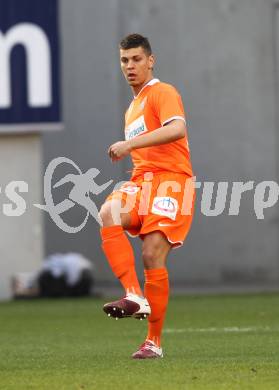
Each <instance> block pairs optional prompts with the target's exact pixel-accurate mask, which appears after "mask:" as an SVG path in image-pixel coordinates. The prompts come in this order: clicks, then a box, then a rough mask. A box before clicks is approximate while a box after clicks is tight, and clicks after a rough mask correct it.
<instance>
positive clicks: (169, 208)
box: [151, 196, 178, 220]
mask: <svg viewBox="0 0 279 390" xmlns="http://www.w3.org/2000/svg"><path fill="white" fill-rule="evenodd" d="M177 210H178V202H177V200H176V199H174V198H171V197H169V196H157V197H156V198H154V200H153V204H152V210H151V212H152V213H153V214H157V215H163V216H165V217H168V218H170V219H172V220H175V217H176V214H177Z"/></svg>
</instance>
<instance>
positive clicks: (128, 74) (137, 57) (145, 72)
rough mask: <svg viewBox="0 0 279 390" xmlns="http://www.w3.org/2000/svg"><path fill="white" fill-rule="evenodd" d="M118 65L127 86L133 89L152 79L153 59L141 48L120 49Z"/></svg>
mask: <svg viewBox="0 0 279 390" xmlns="http://www.w3.org/2000/svg"><path fill="white" fill-rule="evenodd" d="M120 64H121V69H122V72H123V74H124V76H125V78H126V80H127V82H128V84H129V85H130V86H131V87H132V88H134V89H138V88H141V86H143V85H144V84H145V83H146V82H148V81H149V80H150V79H151V78H152V68H153V65H154V57H153V55H150V56H149V55H147V54H146V52H145V51H144V49H143V48H142V47H141V46H140V47H135V48H132V49H127V50H124V49H120Z"/></svg>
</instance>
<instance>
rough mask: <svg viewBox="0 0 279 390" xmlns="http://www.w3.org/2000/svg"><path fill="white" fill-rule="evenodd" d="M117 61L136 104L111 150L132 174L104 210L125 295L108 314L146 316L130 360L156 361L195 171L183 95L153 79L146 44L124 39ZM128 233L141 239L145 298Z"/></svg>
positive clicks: (108, 247)
mask: <svg viewBox="0 0 279 390" xmlns="http://www.w3.org/2000/svg"><path fill="white" fill-rule="evenodd" d="M120 63H121V69H122V72H123V74H124V76H125V79H126V81H127V82H128V84H129V85H130V87H131V89H132V92H133V94H134V99H133V101H132V102H131V104H130V107H129V108H128V110H127V112H126V115H125V141H119V142H116V143H114V144H113V145H111V146H110V147H109V149H108V154H109V156H110V158H111V160H112V161H113V162H116V161H119V160H121V159H122V158H124V157H126V156H128V155H131V158H132V161H133V166H134V168H133V171H132V176H131V178H130V181H129V182H126V183H125V184H124V185H122V187H121V188H120V189H119V190H116V191H114V192H113V193H112V194H111V195H110V196H109V197H108V198H107V199H106V201H105V203H104V204H103V206H102V208H101V210H100V217H101V219H102V222H103V226H102V228H101V238H102V248H103V251H104V253H105V256H106V257H107V260H108V262H109V265H110V267H111V269H112V271H113V272H114V274H115V276H116V277H117V278H118V279H119V281H120V283H121V284H122V286H123V288H124V290H125V296H124V298H122V299H120V300H118V301H115V302H111V303H107V304H106V305H104V311H105V312H106V313H107V314H108V316H111V317H114V318H116V319H118V318H124V317H133V318H137V319H143V318H148V332H147V336H146V340H145V341H144V343H143V344H142V345H141V346H140V347H139V349H138V350H137V351H136V352H135V353H134V354H133V355H132V357H133V358H135V359H146V358H157V357H163V351H162V347H161V333H162V328H163V322H164V318H165V313H166V309H167V304H168V296H169V282H168V271H167V268H166V260H167V256H168V254H169V252H170V250H171V249H172V248H175V247H178V246H180V245H182V244H183V240H184V239H185V237H186V235H187V233H188V231H189V229H190V225H191V222H192V203H193V202H192V200H193V198H194V193H193V186H192V187H191V186H190V187H191V188H192V190H189V185H187V183H189V180H190V182H192V180H191V178H192V176H193V173H192V167H191V162H190V153H189V147H188V141H187V131H186V121H185V114H184V110H183V104H182V100H181V97H180V95H179V94H178V92H177V91H176V89H175V88H174V87H173V86H171V85H170V84H166V83H162V82H160V81H159V80H158V79H156V78H154V77H153V67H154V63H155V59H154V55H153V54H152V51H151V47H150V43H149V41H148V39H147V38H145V37H143V36H141V35H139V34H131V35H128V36H127V37H125V38H124V39H123V40H122V41H121V43H120ZM186 189H187V190H186ZM185 205H187V206H185ZM189 205H190V206H189ZM185 211H186V212H185ZM125 231H127V233H130V234H131V235H133V236H139V237H140V238H141V239H142V259H143V264H144V276H145V285H144V292H142V290H141V287H140V284H139V281H138V278H137V274H136V271H135V260H134V254H133V249H132V247H131V244H130V242H129V240H128V238H127V236H126V234H125Z"/></svg>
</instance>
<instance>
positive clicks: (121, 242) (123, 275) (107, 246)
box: [101, 225, 143, 295]
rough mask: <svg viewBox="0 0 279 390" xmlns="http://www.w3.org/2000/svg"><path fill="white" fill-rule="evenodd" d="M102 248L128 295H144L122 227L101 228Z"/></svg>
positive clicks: (132, 254) (129, 245)
mask: <svg viewBox="0 0 279 390" xmlns="http://www.w3.org/2000/svg"><path fill="white" fill-rule="evenodd" d="M101 237H102V241H103V243H102V248H103V251H104V253H105V255H106V257H107V260H108V262H109V264H110V267H111V269H112V271H113V273H114V274H115V276H116V277H117V278H118V279H119V280H120V282H121V284H122V286H123V287H124V289H125V291H126V293H129V292H130V293H134V294H137V295H143V294H142V291H141V288H140V285H139V281H138V278H137V274H136V270H135V259H134V252H133V249H132V246H131V244H130V242H129V240H128V238H127V236H126V234H125V232H124V230H123V228H122V226H121V225H116V226H107V227H103V228H101Z"/></svg>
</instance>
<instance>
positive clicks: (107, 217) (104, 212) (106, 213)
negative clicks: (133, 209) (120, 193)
mask: <svg viewBox="0 0 279 390" xmlns="http://www.w3.org/2000/svg"><path fill="white" fill-rule="evenodd" d="M99 217H100V218H101V220H102V222H103V226H110V225H113V219H112V215H111V207H110V206H109V205H108V204H107V203H104V204H103V205H102V207H101V210H100V211H99Z"/></svg>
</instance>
